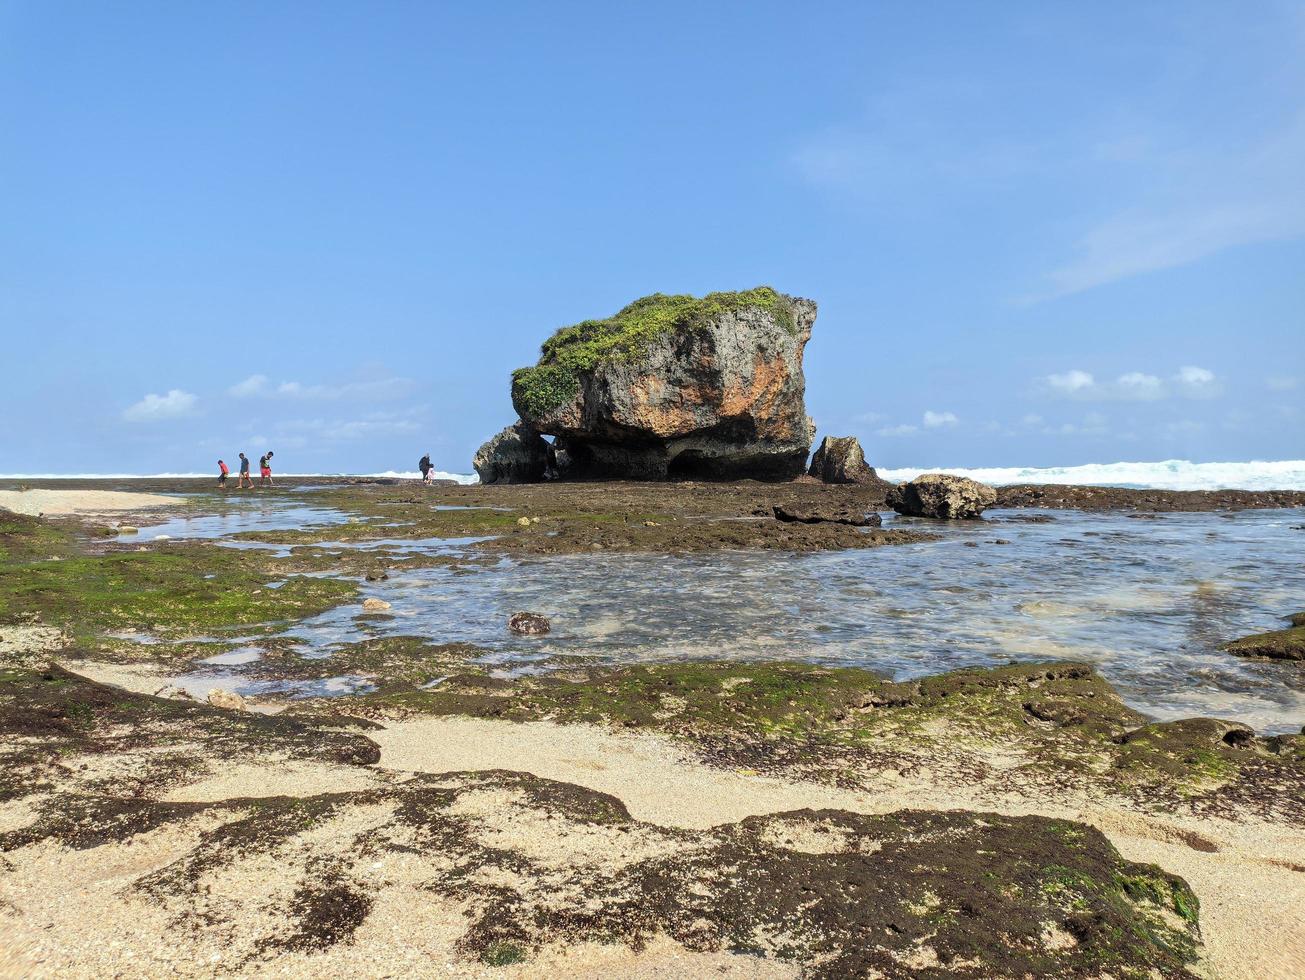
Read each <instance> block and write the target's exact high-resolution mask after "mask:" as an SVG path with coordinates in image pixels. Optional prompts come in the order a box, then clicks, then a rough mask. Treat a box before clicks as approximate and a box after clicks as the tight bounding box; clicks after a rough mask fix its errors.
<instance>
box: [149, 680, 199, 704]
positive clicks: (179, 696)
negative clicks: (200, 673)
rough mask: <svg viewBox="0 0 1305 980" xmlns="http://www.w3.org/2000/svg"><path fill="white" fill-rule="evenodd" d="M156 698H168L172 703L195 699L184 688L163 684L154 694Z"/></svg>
mask: <svg viewBox="0 0 1305 980" xmlns="http://www.w3.org/2000/svg"><path fill="white" fill-rule="evenodd" d="M154 696H155V697H156V698H168V699H169V700H172V701H193V700H195V698H194V697H193V696H192V695H191V693H190V692H189V691H187V690H186V689H185V688H182V687H177V685H176V684H165V685H163V687H161V688H159V689H158V690H157V691H155V692H154Z"/></svg>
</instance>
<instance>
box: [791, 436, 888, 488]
mask: <svg viewBox="0 0 1305 980" xmlns="http://www.w3.org/2000/svg"><path fill="white" fill-rule="evenodd" d="M807 474H808V475H809V476H814V477H815V478H816V479H817V480H819V481H820V482H821V483H862V484H867V485H874V484H880V483H881V484H883V485H884V487H885V489H887V487H889V486H891V484H889V483H888V481H887V480H881V479H880V478H879V474H878V473H876V472H875V471H874V467H872V466H869V465H867V464H866V461H865V453H864V452H862V450H861V443H860V442H859V441H858V440H857V438H856V436H825V438H824V439H822V440H820V448H819V449H817V450H816V451H815V454H814V455H813V456H812V457H811V468H810V469H808V470H807Z"/></svg>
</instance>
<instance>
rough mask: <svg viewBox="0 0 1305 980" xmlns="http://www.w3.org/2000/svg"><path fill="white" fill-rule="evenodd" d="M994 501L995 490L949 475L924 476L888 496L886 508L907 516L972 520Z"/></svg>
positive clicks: (975, 481) (895, 489)
mask: <svg viewBox="0 0 1305 980" xmlns="http://www.w3.org/2000/svg"><path fill="white" fill-rule="evenodd" d="M996 502H997V491H995V490H994V489H992V487H990V486H988V485H987V484H984V483H979V482H978V481H977V480H970V479H968V478H966V477H963V476H952V475H951V474H949V473H924V474H921V475H920V476H917V477H916V478H915V479H914V480H912V481H911V482H910V483H903V484H901V485H900V486H897V487H895V488H894V489H893V490H891V491H890V492H889V494H888V506H889V507H891V508H893V510H895V511H897V513H899V514H904V515H906V516H907V517H939V518H943V519H947V520H975V519H977V518H978V517H979V516H980V515H981V514H982V513H983V511H984V508H986V507H991V506H992V505H993V504H995V503H996Z"/></svg>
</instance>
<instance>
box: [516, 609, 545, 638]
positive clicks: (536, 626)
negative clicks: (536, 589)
mask: <svg viewBox="0 0 1305 980" xmlns="http://www.w3.org/2000/svg"><path fill="white" fill-rule="evenodd" d="M552 628H553V627H552V624H551V623H549V621H548V617H547V616H541V615H540V614H539V613H533V612H519V613H513V614H512V615H511V616H509V617H508V629H510V630H511V631H512V632H513V633H520V634H521V635H522V636H542V635H543V634H545V633H547V632H548V631H549V630H551V629H552Z"/></svg>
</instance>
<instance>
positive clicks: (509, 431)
mask: <svg viewBox="0 0 1305 980" xmlns="http://www.w3.org/2000/svg"><path fill="white" fill-rule="evenodd" d="M551 460H552V451H551V449H550V447H549V445H548V443H547V442H545V441H544V439H543V437H542V436H540V434H539V433H538V432H536V431H535V430H534V429H532V428H531V427H530V426H529V425H526V424H525V423H524V422H522V421H520V420H518V421H517V422H516V423H514V424H513V425H509V426H508V427H507V428H506V429H504V430H503V431H502V432H500V433H499V434H498V435H496V436H495V437H494V438H493V439H490V440H489V441H488V442H487V443H485V444H484V445H483V446H481V447H480V449H478V450H477V451H476V455H475V456H474V457H473V458H472V460H471V465H472V466H474V467H475V468H476V475H477V476H479V477H480V482H481V483H538V482H539V481H540V480H542V479H543V478H544V474H545V473H546V472H547V471H548V467H549V465H550V463H551Z"/></svg>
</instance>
